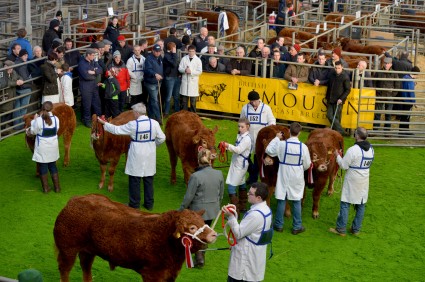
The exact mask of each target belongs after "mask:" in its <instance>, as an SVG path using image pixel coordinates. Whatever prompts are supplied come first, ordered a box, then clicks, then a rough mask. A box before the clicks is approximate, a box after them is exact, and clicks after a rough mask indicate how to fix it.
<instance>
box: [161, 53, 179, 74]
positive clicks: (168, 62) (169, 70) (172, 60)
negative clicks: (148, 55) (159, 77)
mask: <svg viewBox="0 0 425 282" xmlns="http://www.w3.org/2000/svg"><path fill="white" fill-rule="evenodd" d="M162 61H163V64H164V75H165V77H178V76H180V72H179V58H178V56H177V54H176V53H171V52H166V53H165V54H164V59H163V60H162Z"/></svg>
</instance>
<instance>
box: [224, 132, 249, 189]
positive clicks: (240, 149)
mask: <svg viewBox="0 0 425 282" xmlns="http://www.w3.org/2000/svg"><path fill="white" fill-rule="evenodd" d="M251 146H252V142H251V136H250V135H249V132H245V133H244V134H242V135H240V134H238V135H237V136H236V144H235V146H234V145H232V144H229V147H228V148H227V150H228V151H230V152H232V153H233V156H232V162H231V163H230V168H229V173H228V174H227V178H226V184H230V185H233V186H239V185H242V184H243V183H245V174H246V172H247V170H248V160H247V158H249V156H250V154H251Z"/></svg>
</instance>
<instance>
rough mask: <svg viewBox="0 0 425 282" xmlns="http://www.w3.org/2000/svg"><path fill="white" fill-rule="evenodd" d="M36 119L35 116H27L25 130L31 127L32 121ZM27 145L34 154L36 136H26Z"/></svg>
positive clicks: (25, 117)
mask: <svg viewBox="0 0 425 282" xmlns="http://www.w3.org/2000/svg"><path fill="white" fill-rule="evenodd" d="M33 119H34V115H33V114H26V115H24V123H25V129H27V128H30V127H31V121H32V120H33ZM25 143H26V144H27V147H28V148H30V150H31V152H34V146H35V136H34V135H30V134H25Z"/></svg>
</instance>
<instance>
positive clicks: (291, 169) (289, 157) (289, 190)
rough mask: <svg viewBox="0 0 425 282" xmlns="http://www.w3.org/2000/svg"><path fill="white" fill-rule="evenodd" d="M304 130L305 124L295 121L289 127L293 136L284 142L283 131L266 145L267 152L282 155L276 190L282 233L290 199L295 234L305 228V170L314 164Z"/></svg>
mask: <svg viewBox="0 0 425 282" xmlns="http://www.w3.org/2000/svg"><path fill="white" fill-rule="evenodd" d="M301 129H302V127H301V125H300V124H299V123H297V122H294V123H292V124H291V126H290V128H289V131H290V134H291V136H290V138H289V139H288V140H285V141H281V139H282V138H283V135H282V133H281V132H279V133H277V135H276V137H275V138H274V139H273V140H272V141H271V142H270V144H269V145H268V146H267V148H266V153H267V154H269V155H270V156H272V157H276V156H277V157H278V158H279V171H278V173H277V182H276V192H275V196H276V199H277V208H276V216H275V221H274V229H275V230H276V231H278V232H282V231H283V213H284V210H285V204H286V200H290V201H291V202H292V205H293V207H292V216H293V223H292V234H294V235H297V234H299V233H301V232H304V231H305V228H304V226H302V219H301V199H302V197H303V193H304V186H305V182H304V171H305V170H307V169H308V168H309V167H310V165H311V159H310V153H309V151H308V147H307V146H306V145H305V144H303V143H302V142H301V141H300V140H299V139H298V136H299V135H300V132H301Z"/></svg>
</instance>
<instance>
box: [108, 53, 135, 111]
mask: <svg viewBox="0 0 425 282" xmlns="http://www.w3.org/2000/svg"><path fill="white" fill-rule="evenodd" d="M111 68H114V69H115V71H116V75H115V77H116V79H117V80H118V82H119V84H120V89H121V92H120V94H119V95H118V110H119V112H120V113H122V112H123V111H124V106H125V103H126V98H127V95H128V93H127V90H128V88H130V74H129V72H128V69H127V66H126V64H125V63H124V62H123V61H122V60H121V53H120V51H115V52H114V54H113V60H112V62H111V63H110V64H109V66H108V70H110V69H111ZM106 76H108V73H106Z"/></svg>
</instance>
